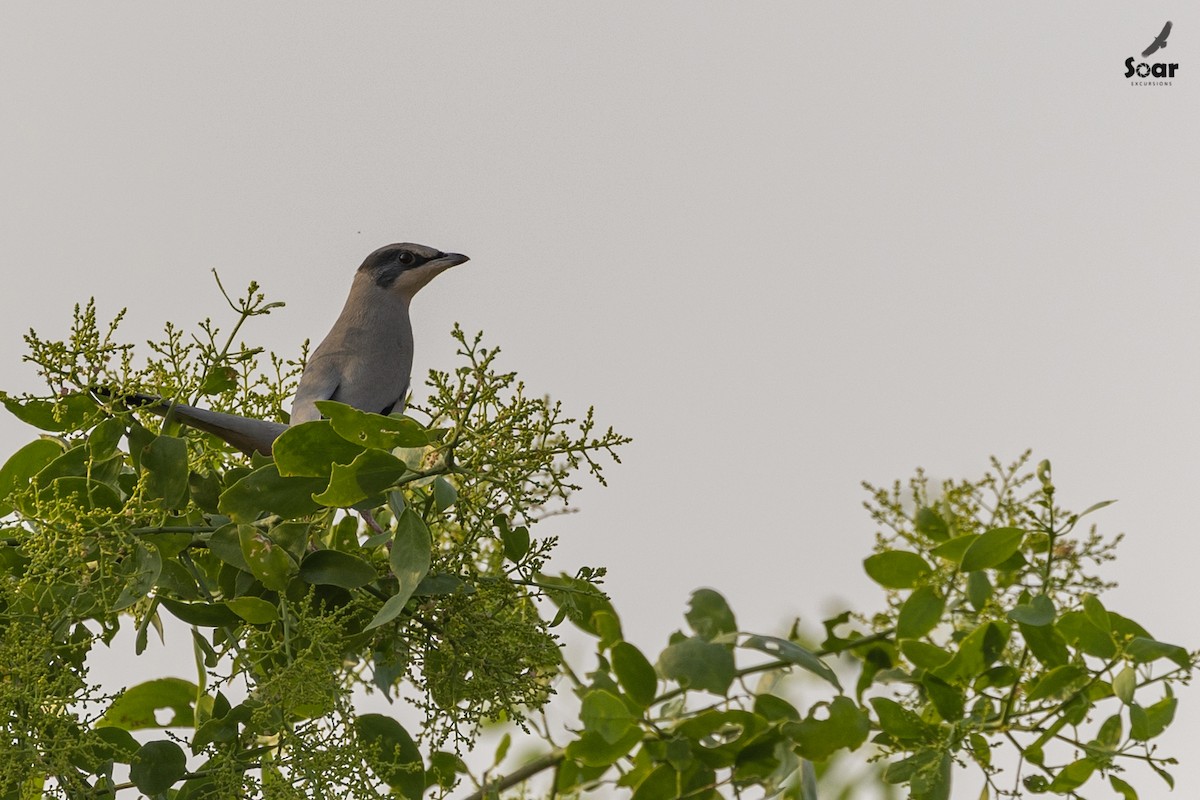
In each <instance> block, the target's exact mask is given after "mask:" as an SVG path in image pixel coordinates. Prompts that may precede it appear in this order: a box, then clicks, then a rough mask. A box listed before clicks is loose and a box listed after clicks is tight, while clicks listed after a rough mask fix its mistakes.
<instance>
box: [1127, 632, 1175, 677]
mask: <svg viewBox="0 0 1200 800" xmlns="http://www.w3.org/2000/svg"><path fill="white" fill-rule="evenodd" d="M1125 652H1126V653H1128V654H1129V657H1130V658H1132V659H1133V660H1134V661H1135V662H1137V663H1138V664H1148V663H1150V662H1151V661H1157V660H1158V659H1160V658H1169V659H1171V660H1172V661H1174V662H1175V663H1176V664H1178V665H1179V666H1181V667H1183V668H1184V669H1187V668H1188V667H1189V665H1190V664H1191V658H1190V656H1189V655H1188V651H1187V650H1185V649H1184V648H1182V647H1180V646H1179V645H1177V644H1167V643H1166V642H1157V641H1155V640H1154V639H1151V638H1149V637H1146V636H1136V637H1134V638H1133V639H1131V640H1130V642H1129V644H1128V645H1126V647H1125Z"/></svg>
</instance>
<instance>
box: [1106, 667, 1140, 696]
mask: <svg viewBox="0 0 1200 800" xmlns="http://www.w3.org/2000/svg"><path fill="white" fill-rule="evenodd" d="M1112 687H1113V694H1115V695H1116V696H1117V698H1118V699H1119V700H1120V701H1121V702H1122V703H1124V704H1125V705H1127V706H1130V705H1133V694H1134V691H1135V690H1136V689H1137V671H1136V670H1134V668H1133V667H1125V668H1124V669H1123V670H1121V671H1120V672H1118V673H1117V677H1115V678H1113V682H1112Z"/></svg>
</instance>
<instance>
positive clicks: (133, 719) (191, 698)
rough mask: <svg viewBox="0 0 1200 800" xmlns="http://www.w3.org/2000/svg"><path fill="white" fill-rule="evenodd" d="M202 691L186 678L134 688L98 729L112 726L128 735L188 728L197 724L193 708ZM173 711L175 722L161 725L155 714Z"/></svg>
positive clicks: (123, 695)
mask: <svg viewBox="0 0 1200 800" xmlns="http://www.w3.org/2000/svg"><path fill="white" fill-rule="evenodd" d="M198 692H199V689H198V688H197V686H196V684H194V683H192V682H191V681H185V680H183V679H182V678H157V679H155V680H152V681H146V682H145V683H139V684H138V685H137V686H131V687H130V688H128V689H126V690H125V691H124V692H122V693H121V694H120V695H119V696H118V697H117V699H115V700H113V701H112V704H111V705H110V706H109V707H108V710H107V711H105V712H104V716H103V717H102V718H101V719H100V721H99V722H97V723H96V725H97V727H106V726H111V727H114V728H121V729H122V730H126V731H136V730H142V729H144V728H185V727H191V726H192V725H193V724H194V723H193V715H192V704H193V703H195V702H196V695H197V694H198ZM160 708H169V709H171V711H172V712H174V713H173V714H172V716H171V719H170V720H169V721H168V722H167V723H166V724H165V725H160V724H159V723H158V720H157V719H156V717H155V714H154V712H155V711H157V710H158V709H160Z"/></svg>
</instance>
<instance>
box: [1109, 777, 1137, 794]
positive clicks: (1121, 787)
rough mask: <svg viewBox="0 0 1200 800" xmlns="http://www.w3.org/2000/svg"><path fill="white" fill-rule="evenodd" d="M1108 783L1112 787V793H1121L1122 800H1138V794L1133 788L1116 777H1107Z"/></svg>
mask: <svg viewBox="0 0 1200 800" xmlns="http://www.w3.org/2000/svg"><path fill="white" fill-rule="evenodd" d="M1108 782H1109V783H1110V784H1111V785H1112V788H1113V790H1114V791H1117V792H1120V793H1121V797H1122V800H1138V793H1137V792H1136V791H1135V790H1134V788H1133V787H1132V786H1130V785H1129V784H1128V783H1126V782H1125V781H1123V780H1121V779H1120V778H1118V777H1117V776H1116V775H1109V776H1108Z"/></svg>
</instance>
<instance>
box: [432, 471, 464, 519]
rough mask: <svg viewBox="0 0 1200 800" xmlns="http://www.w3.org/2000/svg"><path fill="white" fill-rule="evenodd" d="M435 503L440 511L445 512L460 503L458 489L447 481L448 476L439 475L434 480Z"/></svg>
mask: <svg viewBox="0 0 1200 800" xmlns="http://www.w3.org/2000/svg"><path fill="white" fill-rule="evenodd" d="M433 502H434V504H435V505H436V506H437V510H438V511H445V510H446V509H447V508H449V507H450V506H452V505H454V504H455V503H456V502H458V489H455V488H454V484H453V483H451V482H450V481H448V480H446V476H444V475H438V476H437V477H436V478H434V479H433Z"/></svg>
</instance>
